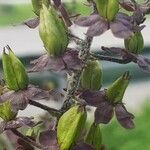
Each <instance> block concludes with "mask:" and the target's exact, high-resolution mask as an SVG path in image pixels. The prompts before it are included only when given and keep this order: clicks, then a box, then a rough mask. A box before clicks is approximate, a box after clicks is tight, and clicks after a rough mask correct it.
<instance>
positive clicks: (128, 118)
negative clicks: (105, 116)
mask: <svg viewBox="0 0 150 150" xmlns="http://www.w3.org/2000/svg"><path fill="white" fill-rule="evenodd" d="M115 113H116V118H117V120H118V122H119V123H120V125H121V126H122V127H124V128H126V129H132V128H134V123H133V119H134V116H133V115H132V114H131V113H129V112H128V111H127V110H126V108H125V107H124V105H123V104H117V105H116V106H115Z"/></svg>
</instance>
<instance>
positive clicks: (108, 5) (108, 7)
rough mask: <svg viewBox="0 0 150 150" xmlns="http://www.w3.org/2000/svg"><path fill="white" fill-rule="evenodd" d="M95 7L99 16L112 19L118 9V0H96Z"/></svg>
mask: <svg viewBox="0 0 150 150" xmlns="http://www.w3.org/2000/svg"><path fill="white" fill-rule="evenodd" d="M96 7H97V10H98V13H99V15H100V16H101V17H103V18H105V19H106V20H108V21H112V20H114V19H115V17H116V15H117V13H118V11H119V2H118V0H96Z"/></svg>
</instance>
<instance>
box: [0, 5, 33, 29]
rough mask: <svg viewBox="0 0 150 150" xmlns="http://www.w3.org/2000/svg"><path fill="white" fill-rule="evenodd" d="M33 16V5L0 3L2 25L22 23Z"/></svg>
mask: <svg viewBox="0 0 150 150" xmlns="http://www.w3.org/2000/svg"><path fill="white" fill-rule="evenodd" d="M33 16H34V13H33V11H32V6H31V5H0V18H1V19H0V26H6V25H15V24H17V23H22V22H23V21H24V20H26V19H29V18H32V17H33Z"/></svg>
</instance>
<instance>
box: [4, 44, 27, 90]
mask: <svg viewBox="0 0 150 150" xmlns="http://www.w3.org/2000/svg"><path fill="white" fill-rule="evenodd" d="M6 48H7V49H8V51H9V54H6V52H5V49H4V51H3V57H2V63H3V74H4V79H5V82H6V86H7V88H9V89H10V90H14V91H18V90H21V89H25V88H26V87H27V86H28V83H29V79H28V75H27V73H26V70H25V68H24V66H23V64H22V63H21V61H20V60H19V59H18V58H17V57H16V56H15V54H14V53H13V51H12V50H11V49H10V47H9V46H7V47H6Z"/></svg>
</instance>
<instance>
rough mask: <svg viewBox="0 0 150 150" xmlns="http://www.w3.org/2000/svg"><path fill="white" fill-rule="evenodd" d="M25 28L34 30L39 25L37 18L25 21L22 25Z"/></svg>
mask: <svg viewBox="0 0 150 150" xmlns="http://www.w3.org/2000/svg"><path fill="white" fill-rule="evenodd" d="M23 24H25V25H26V26H28V27H29V28H31V29H34V28H36V27H37V26H38V25H39V18H33V19H30V20H26V21H24V23H23Z"/></svg>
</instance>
